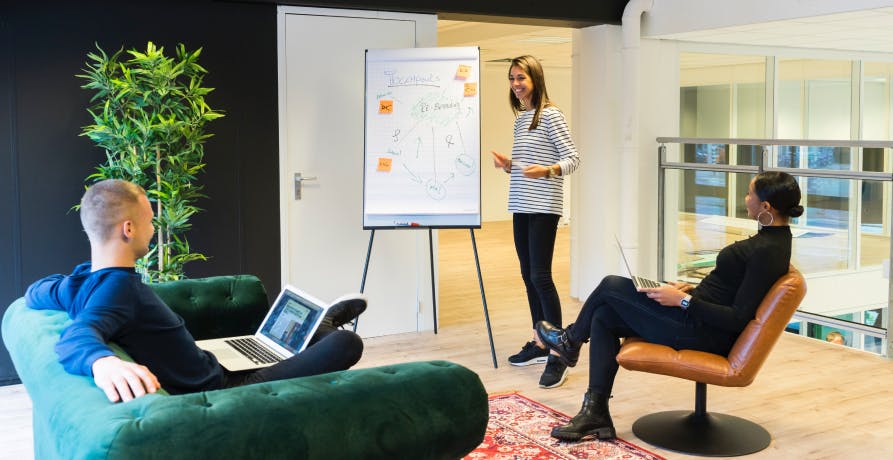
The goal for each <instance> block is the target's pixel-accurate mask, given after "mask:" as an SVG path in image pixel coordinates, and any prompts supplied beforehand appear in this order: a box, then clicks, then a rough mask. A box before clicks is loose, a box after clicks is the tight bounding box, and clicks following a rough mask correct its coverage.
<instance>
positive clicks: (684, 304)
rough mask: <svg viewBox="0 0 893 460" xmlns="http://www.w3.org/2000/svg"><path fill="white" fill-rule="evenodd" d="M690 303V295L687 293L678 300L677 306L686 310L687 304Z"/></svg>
mask: <svg viewBox="0 0 893 460" xmlns="http://www.w3.org/2000/svg"><path fill="white" fill-rule="evenodd" d="M690 304H691V296H690V295H687V296H685V297H683V298H682V300H680V301H679V307H680V308H682V309H683V310H688V306H689V305H690Z"/></svg>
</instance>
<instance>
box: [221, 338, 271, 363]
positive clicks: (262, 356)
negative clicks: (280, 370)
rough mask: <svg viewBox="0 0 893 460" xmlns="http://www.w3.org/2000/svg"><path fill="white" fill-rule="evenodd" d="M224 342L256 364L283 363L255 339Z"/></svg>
mask: <svg viewBox="0 0 893 460" xmlns="http://www.w3.org/2000/svg"><path fill="white" fill-rule="evenodd" d="M224 342H226V343H228V344H229V345H230V346H232V347H233V348H235V349H236V350H237V351H238V352H239V353H242V354H243V355H245V357H246V358H248V359H250V360H251V361H252V362H254V363H256V364H270V363H278V362H279V361H282V358H280V357H279V356H276V355H275V354H273V352H271V351H270V350H267V349H266V348H265V347H264V346H263V345H261V344H259V343H258V342H257V341H256V340H254V338H253V337H248V338H240V339H228V340H224Z"/></svg>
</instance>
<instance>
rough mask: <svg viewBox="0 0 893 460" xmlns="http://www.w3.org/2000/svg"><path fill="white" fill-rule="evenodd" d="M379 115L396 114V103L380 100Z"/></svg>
mask: <svg viewBox="0 0 893 460" xmlns="http://www.w3.org/2000/svg"><path fill="white" fill-rule="evenodd" d="M378 113H394V101H390V100H387V99H380V100H379V101H378Z"/></svg>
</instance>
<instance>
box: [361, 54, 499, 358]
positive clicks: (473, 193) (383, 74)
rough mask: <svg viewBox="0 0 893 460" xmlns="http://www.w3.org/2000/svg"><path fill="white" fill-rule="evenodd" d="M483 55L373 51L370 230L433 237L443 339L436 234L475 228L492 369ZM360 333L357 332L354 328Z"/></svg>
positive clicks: (369, 75)
mask: <svg viewBox="0 0 893 460" xmlns="http://www.w3.org/2000/svg"><path fill="white" fill-rule="evenodd" d="M480 68H481V65H480V49H479V48H477V47H444V48H407V49H379V50H366V87H365V138H364V152H363V154H364V158H363V161H364V163H363V165H364V166H363V229H364V230H372V232H371V234H370V235H369V247H368V248H367V250H366V262H365V263H364V264H363V278H362V281H361V282H360V292H363V291H364V289H365V287H366V274H367V272H368V270H369V258H370V256H371V253H372V242H373V240H374V239H375V232H376V230H381V229H387V230H395V229H410V230H420V229H427V230H428V249H429V252H430V258H431V297H432V299H433V302H432V308H433V313H434V333H435V334H436V333H437V296H436V286H435V281H434V280H435V278H434V240H433V234H432V230H433V229H435V228H444V229H445V228H468V229H469V230H470V231H471V244H472V249H473V250H474V261H475V267H476V269H477V275H478V284H479V286H480V289H481V301H482V302H483V305H484V318H485V320H486V324H487V334H488V336H489V338H490V352H491V354H492V356H493V367H498V364H497V362H496V348H495V347H494V345H493V332H492V330H491V328H490V313H489V311H488V309H487V297H486V294H485V293H484V280H483V277H482V276H481V265H480V261H479V259H478V250H477V243H476V241H475V238H474V229H475V228H480V227H481V172H480V152H481V117H480V111H481V96H480V84H479V83H480ZM354 331H356V324H354Z"/></svg>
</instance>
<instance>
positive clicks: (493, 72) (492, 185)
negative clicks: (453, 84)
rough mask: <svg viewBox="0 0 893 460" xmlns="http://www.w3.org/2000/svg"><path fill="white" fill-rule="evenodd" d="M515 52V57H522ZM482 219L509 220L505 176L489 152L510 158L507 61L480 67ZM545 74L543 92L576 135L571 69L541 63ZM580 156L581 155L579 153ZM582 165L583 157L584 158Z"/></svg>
mask: <svg viewBox="0 0 893 460" xmlns="http://www.w3.org/2000/svg"><path fill="white" fill-rule="evenodd" d="M523 53H524V51H523V50H519V51H518V55H521V54H523ZM481 67H482V69H481V79H482V82H481V83H482V86H481V87H482V88H483V89H482V90H481V220H482V221H484V222H492V221H502V220H511V219H512V214H511V213H510V212H508V210H507V207H508V190H509V178H508V174H506V173H504V172H503V171H502V170H501V169H498V168H495V167H493V157H492V155H491V154H490V151H491V150H496V151H497V152H500V153H503V154H505V155H509V154H510V153H511V151H512V137H513V133H512V127H513V126H514V122H515V117H514V115H513V114H512V109H511V107H510V106H509V96H508V93H509V83H508V70H509V63H507V62H484V63H482V64H481ZM543 71H544V72H545V74H546V89H547V90H548V91H549V97H550V98H551V99H552V101H553V102H554V103H555V105H557V106H558V108H560V109H561V111H562V112H564V115H565V117H566V118H567V121H568V125H569V126H570V128H571V133H572V134H574V135H576V133H575V131H574V125H573V117H572V115H571V114H572V111H573V98H572V91H571V69H570V68H565V67H550V66H549V65H548V63H543ZM580 154H581V156H584V155H583V152H582V151H581V152H580ZM583 162H584V164H585V158H584V159H583ZM572 181H573V176H568V177H567V178H565V184H564V187H565V189H564V193H565V199H564V217H565V219H568V218H570V209H571V208H570V206H571V205H570V189H571V182H572Z"/></svg>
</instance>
